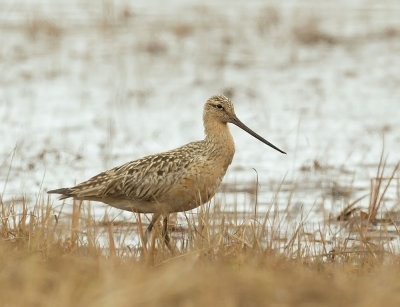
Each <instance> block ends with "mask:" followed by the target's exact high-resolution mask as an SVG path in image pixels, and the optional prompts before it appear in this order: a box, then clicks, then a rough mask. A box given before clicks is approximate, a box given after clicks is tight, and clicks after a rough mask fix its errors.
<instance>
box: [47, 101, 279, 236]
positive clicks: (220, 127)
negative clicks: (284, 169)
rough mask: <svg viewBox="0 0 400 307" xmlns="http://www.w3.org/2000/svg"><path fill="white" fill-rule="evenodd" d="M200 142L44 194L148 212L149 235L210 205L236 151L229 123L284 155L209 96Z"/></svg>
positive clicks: (226, 105) (227, 104)
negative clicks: (158, 225)
mask: <svg viewBox="0 0 400 307" xmlns="http://www.w3.org/2000/svg"><path fill="white" fill-rule="evenodd" d="M203 121H204V128H205V135H206V136H205V138H204V140H202V141H197V142H192V143H189V144H186V145H184V146H182V147H179V148H177V149H174V150H171V151H167V152H164V153H160V154H155V155H150V156H147V157H144V158H141V159H138V160H135V161H131V162H128V163H125V164H123V165H121V166H118V167H115V168H112V169H110V170H107V171H105V172H102V173H100V174H98V175H96V176H94V177H92V178H90V179H89V180H87V181H84V182H82V183H80V184H78V185H76V186H74V187H71V188H62V189H57V190H52V191H49V192H48V193H57V194H62V195H61V197H60V199H64V198H68V197H72V198H75V199H78V200H94V201H100V202H104V203H106V204H109V205H111V206H113V207H116V208H119V209H122V210H128V211H134V212H138V213H153V219H152V222H151V223H150V225H149V228H148V229H147V232H150V231H151V229H152V227H153V224H154V222H156V221H157V219H158V218H159V216H160V215H163V216H165V219H164V229H165V239H166V242H168V240H169V239H168V236H167V233H166V223H167V217H168V214H169V213H172V212H181V211H187V210H191V209H193V208H196V207H198V206H200V205H201V204H204V203H205V202H207V201H208V200H210V199H211V198H212V197H213V196H214V194H215V192H216V191H217V189H218V186H219V185H220V183H221V180H222V178H223V176H224V175H225V172H226V170H227V168H228V166H229V165H230V164H231V162H232V158H233V155H234V153H235V146H234V142H233V139H232V135H231V134H230V132H229V128H228V126H227V123H233V124H235V125H237V126H238V127H240V128H242V129H243V130H245V131H247V132H248V133H250V134H251V135H253V136H254V137H256V138H257V139H259V140H260V141H262V142H264V143H266V144H267V145H269V146H271V147H273V148H274V149H276V150H278V151H280V152H282V153H284V152H283V151H282V150H280V149H279V148H277V147H275V146H274V145H272V144H271V143H269V142H268V141H266V140H265V139H263V138H262V137H261V136H259V135H257V134H256V133H254V132H253V131H252V130H250V129H249V128H248V127H246V126H245V125H244V124H243V123H242V122H241V121H240V120H239V119H238V118H237V117H236V115H235V111H234V108H233V104H232V102H231V101H230V100H229V99H228V98H226V97H224V96H213V97H211V98H210V99H208V100H207V102H206V103H205V105H204V112H203Z"/></svg>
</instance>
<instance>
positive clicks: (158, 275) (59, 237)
mask: <svg viewBox="0 0 400 307" xmlns="http://www.w3.org/2000/svg"><path fill="white" fill-rule="evenodd" d="M384 168H385V163H384V161H383V160H381V163H380V166H379V169H378V173H377V174H378V175H377V176H378V177H379V178H383V176H384V173H385V172H384ZM397 170H398V166H396V167H395V169H394V171H393V172H392V175H391V177H390V182H394V181H395V180H393V179H394V175H395V173H396V172H397ZM386 191H387V188H386V187H384V188H383V189H380V188H377V187H376V186H371V199H370V204H371V206H370V208H369V210H370V212H369V214H367V218H365V219H361V218H358V219H356V221H354V220H353V221H352V224H351V225H352V226H351V230H349V228H348V225H349V224H346V222H348V221H349V219H348V216H346V219H345V221H341V222H337V221H333V220H331V221H327V222H326V223H325V224H324V225H320V226H319V228H318V229H317V231H315V232H314V233H310V232H309V231H307V229H306V227H305V224H304V223H303V221H304V220H305V219H306V215H307V214H306V213H304V219H303V220H302V221H301V222H300V223H298V224H297V225H296V226H295V227H294V228H293V229H288V228H286V226H284V223H283V222H282V221H283V220H284V217H282V216H280V214H282V213H279V212H278V211H276V210H274V209H273V208H274V206H275V204H272V207H271V208H272V209H271V211H269V212H267V213H265V212H264V213H258V212H251V213H248V214H247V215H246V214H245V215H243V216H242V218H238V216H239V215H240V214H239V212H236V211H234V212H231V214H227V213H226V212H223V211H221V209H220V207H219V206H218V205H215V206H210V205H206V206H203V207H202V209H201V210H199V212H198V214H193V215H189V214H188V215H187V216H186V218H187V224H186V223H185V225H184V226H183V227H185V228H181V229H179V228H178V227H175V231H174V232H173V242H174V244H175V245H174V246H175V247H174V248H173V252H171V251H170V250H169V249H168V248H166V247H165V246H164V245H163V244H161V243H160V242H162V240H161V238H160V231H159V230H158V229H157V227H156V229H155V235H154V236H153V238H152V240H151V241H150V243H149V245H148V246H147V247H146V248H142V245H141V244H140V243H139V244H133V245H132V244H128V243H125V240H126V239H127V238H129V236H136V235H137V234H135V233H132V229H133V230H138V229H137V227H138V228H139V233H140V226H141V220H140V219H138V224H125V223H113V222H112V221H109V220H108V218H107V217H105V218H103V220H101V221H100V222H98V221H96V220H95V219H94V218H93V216H92V213H91V207H90V206H87V204H82V203H77V202H75V203H73V204H72V205H73V208H72V209H73V210H72V213H71V214H69V215H66V214H65V213H63V208H58V209H56V208H54V207H52V205H51V204H50V202H49V200H48V199H38V200H37V202H36V204H27V203H26V202H25V201H24V200H23V199H22V200H19V201H15V202H14V203H9V204H5V203H1V229H0V236H1V240H0V299H1V302H2V306H55V305H57V306H72V305H73V306H110V305H112V306H145V305H146V306H147V305H151V306H159V305H160V306H161V305H163V306H205V305H213V306H215V305H218V306H262V305H282V306H312V305H314V306H321V305H324V306H337V305H341V306H365V305H368V306H378V305H382V304H385V306H398V305H399V304H400V292H399V289H400V279H399V278H398V276H399V274H400V266H399V263H400V256H399V255H398V254H397V253H396V252H394V251H393V250H391V249H390V248H387V246H390V244H391V240H392V237H389V236H385V234H384V232H382V233H381V240H380V241H376V240H374V239H372V238H371V236H369V235H368V232H369V231H371V230H370V228H368V227H366V225H365V223H373V222H374V221H375V220H374V219H376V210H381V209H382V204H381V202H383V199H384V197H383V196H384V195H385V193H386ZM276 193H277V194H278V193H279V189H278V191H277V192H276ZM276 198H278V197H276ZM358 202H359V200H356V201H353V202H352V203H351V204H350V205H351V206H350V208H353V207H354V205H355V204H357V203H358ZM373 215H375V217H374V216H373ZM343 216H345V215H343ZM375 222H376V221H375ZM392 222H393V224H396V223H395V221H393V220H392ZM143 223H144V222H143ZM335 223H336V224H335ZM355 225H358V227H357V226H355ZM362 225H363V226H362ZM145 226H146V225H143V227H145ZM123 227H126V229H127V230H126V231H125V233H123V235H122V240H116V235H115V233H116V230H117V229H119V228H123ZM186 227H187V228H186ZM334 227H339V228H342V230H343V229H344V230H345V232H342V233H341V234H340V235H339V236H338V237H337V238H336V239H334V240H333V241H332V239H328V237H329V236H328V233H329V231H330V230H331V229H332V228H334ZM374 231H375V230H374ZM398 235H399V233H398V232H397V236H398ZM397 240H398V239H397Z"/></svg>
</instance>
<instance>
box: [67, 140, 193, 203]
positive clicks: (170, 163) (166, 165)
mask: <svg viewBox="0 0 400 307" xmlns="http://www.w3.org/2000/svg"><path fill="white" fill-rule="evenodd" d="M197 143H198V142H193V143H189V144H187V145H185V146H183V147H181V148H178V149H175V150H172V151H169V152H165V153H161V154H157V155H151V156H147V157H144V158H142V159H139V160H135V161H132V162H128V163H125V164H123V165H121V166H119V167H115V168H112V169H110V170H108V171H105V172H102V173H100V174H98V175H96V176H94V177H92V178H90V179H89V180H87V181H84V182H82V183H80V184H78V185H77V186H75V187H72V188H70V189H71V192H72V193H73V194H74V197H77V198H80V199H85V198H114V197H116V198H127V199H134V200H142V201H147V200H154V199H158V197H160V196H161V195H163V193H166V192H167V191H168V190H169V189H171V188H172V187H173V186H174V185H175V184H176V183H177V182H179V180H180V179H181V178H182V176H184V174H186V172H187V171H188V168H189V167H190V164H191V163H193V160H194V159H195V157H196V153H195V151H196V150H197V149H198V148H199V146H198V144H197ZM184 149H186V150H184ZM197 156H198V155H197Z"/></svg>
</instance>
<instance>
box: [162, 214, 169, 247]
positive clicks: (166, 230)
mask: <svg viewBox="0 0 400 307" xmlns="http://www.w3.org/2000/svg"><path fill="white" fill-rule="evenodd" d="M162 235H163V237H164V242H165V245H167V247H168V248H170V246H169V236H168V215H165V217H164V221H163V232H162Z"/></svg>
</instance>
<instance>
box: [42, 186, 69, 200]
mask: <svg viewBox="0 0 400 307" xmlns="http://www.w3.org/2000/svg"><path fill="white" fill-rule="evenodd" d="M47 193H48V194H61V196H60V199H65V198H68V197H74V196H75V193H73V191H72V189H70V188H61V189H55V190H50V191H47Z"/></svg>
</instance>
